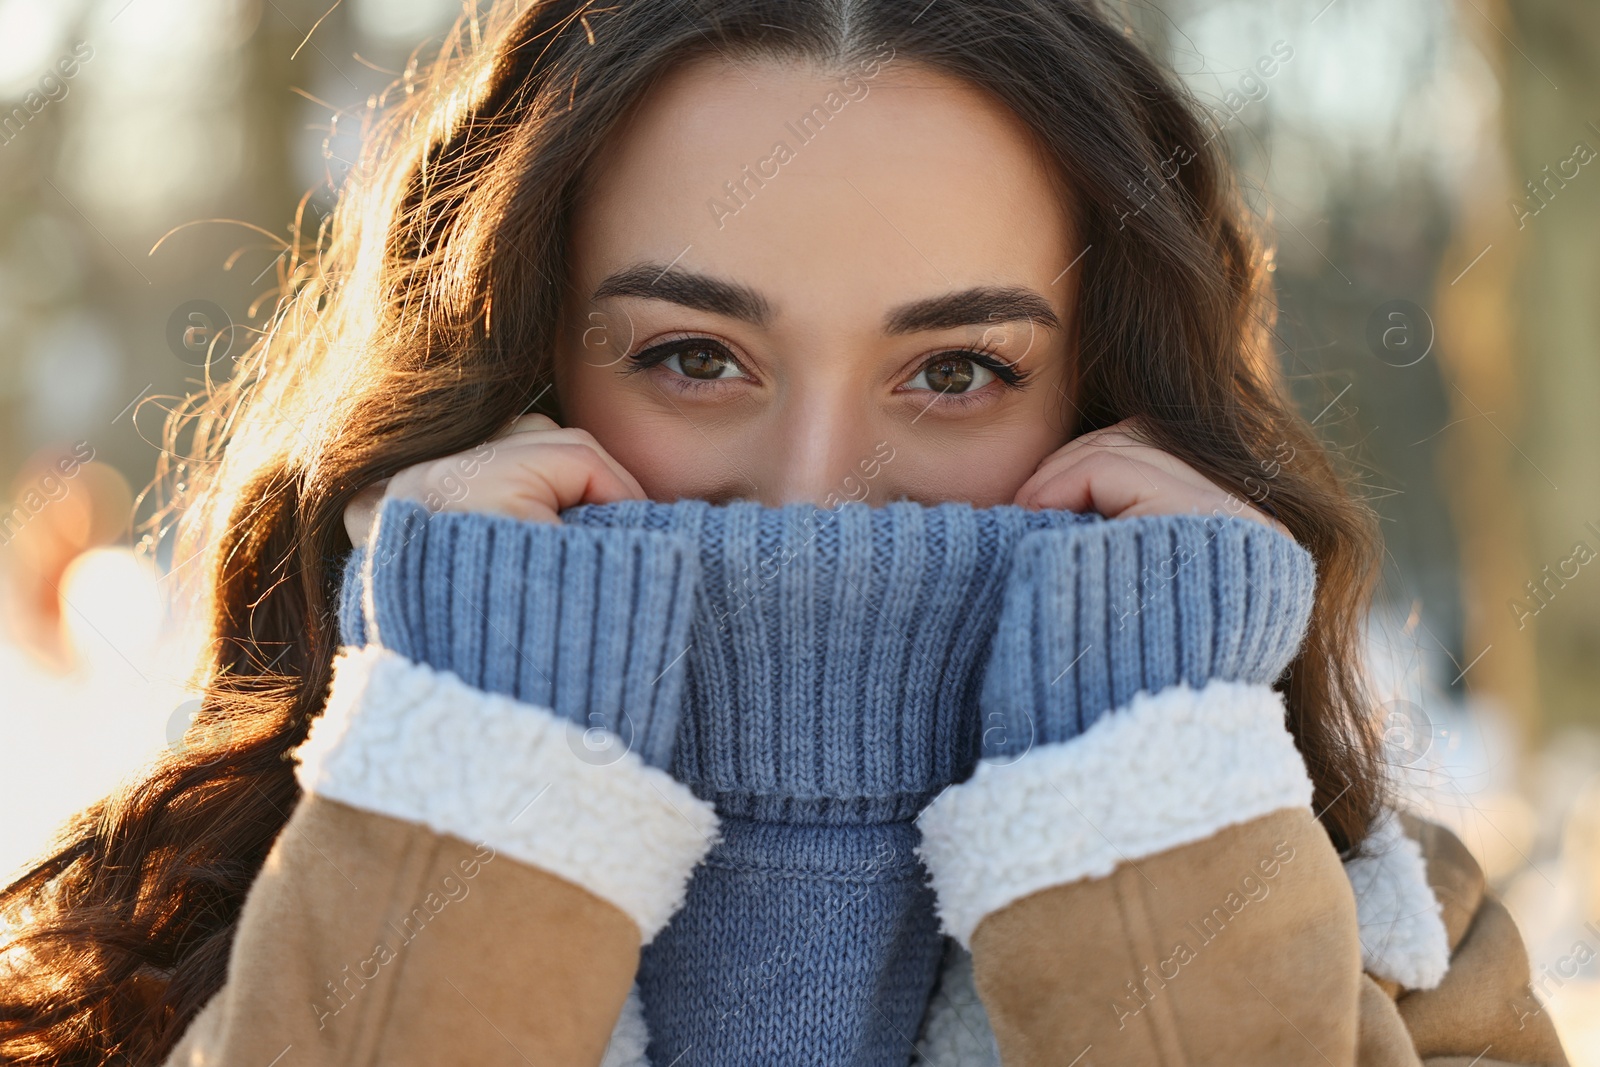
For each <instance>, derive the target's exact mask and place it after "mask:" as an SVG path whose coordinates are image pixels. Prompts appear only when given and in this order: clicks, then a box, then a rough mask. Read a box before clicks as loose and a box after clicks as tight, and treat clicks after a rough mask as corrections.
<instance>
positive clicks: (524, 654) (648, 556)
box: [340, 500, 1313, 1067]
mask: <svg viewBox="0 0 1600 1067" xmlns="http://www.w3.org/2000/svg"><path fill="white" fill-rule="evenodd" d="M562 519H563V524H561V525H556V524H537V523H523V522H517V521H515V520H510V519H505V518H498V517H491V516H486V515H481V514H473V513H444V514H438V515H430V514H428V513H427V512H426V511H425V509H423V508H421V507H420V506H419V505H412V504H409V503H406V502H399V501H392V502H388V503H386V504H385V505H384V507H383V509H382V510H381V513H380V522H379V526H378V528H377V533H376V536H375V540H374V542H373V546H372V549H371V552H372V555H373V566H372V567H371V569H370V571H365V570H364V568H363V566H362V564H363V562H364V561H363V559H362V556H361V553H356V554H353V556H352V557H351V560H350V563H349V565H348V566H347V568H346V572H345V574H346V577H345V587H344V590H343V593H342V600H341V614H340V619H341V627H342V630H343V639H344V641H345V643H346V644H356V645H360V644H364V643H367V642H369V641H373V642H377V643H380V644H383V645H385V646H386V647H389V648H391V649H393V650H394V651H396V652H399V653H401V654H403V655H405V656H408V657H410V658H412V659H414V660H416V661H418V662H424V663H427V664H429V665H430V666H433V667H435V668H438V669H444V670H449V671H452V672H454V673H456V674H458V675H459V676H460V677H461V678H462V679H463V680H465V681H467V682H468V683H469V684H472V685H475V686H478V687H480V688H483V689H487V690H492V691H497V692H502V693H506V694H508V695H511V696H514V697H517V698H518V699H521V700H524V701H527V702H529V703H533V704H536V705H539V706H541V707H545V708H550V709H552V710H554V711H556V712H557V713H558V714H561V715H564V716H567V717H569V718H572V719H574V720H575V721H578V722H580V723H584V724H586V725H590V726H593V727H601V728H603V729H601V730H599V731H595V732H596V733H597V735H599V736H601V737H603V738H604V739H607V743H609V742H610V741H614V742H615V745H616V747H613V748H609V749H608V747H607V743H602V744H600V745H598V746H596V748H595V749H594V751H593V752H592V753H589V754H586V755H585V758H591V759H596V760H604V759H609V758H614V757H613V755H610V754H608V752H614V751H616V750H617V748H618V747H629V748H632V749H633V750H635V751H637V752H639V753H640V755H641V756H643V757H644V759H645V760H646V762H648V763H653V764H655V765H657V766H660V767H663V768H666V769H669V770H670V771H671V773H672V774H673V776H674V777H676V778H678V779H679V780H681V781H683V782H685V783H686V784H688V785H689V786H690V787H691V788H692V790H693V791H694V793H695V794H696V795H697V796H700V797H702V798H704V799H707V800H709V801H711V802H713V803H714V804H715V806H716V809H717V812H718V814H719V816H720V817H721V819H722V838H721V840H720V841H719V842H718V843H717V844H716V846H715V847H714V848H713V849H712V850H711V852H710V853H709V854H708V856H707V857H706V859H705V861H704V863H703V864H702V865H701V866H700V867H699V868H698V869H697V870H696V872H695V874H694V877H693V879H692V880H691V882H690V884H689V889H688V896H687V900H686V902H685V904H684V906H683V908H682V909H681V910H680V911H679V912H678V913H677V914H676V915H675V916H674V917H673V919H672V921H671V923H670V924H669V925H668V926H667V927H666V928H665V929H664V930H663V931H662V932H661V933H660V934H659V935H658V936H657V937H656V938H655V939H654V940H653V941H651V942H650V943H649V944H647V945H645V946H644V949H643V952H642V956H641V963H640V969H639V974H638V983H639V991H640V994H641V996H642V999H643V1003H644V1011H645V1018H646V1020H647V1023H648V1026H649V1032H650V1047H649V1058H650V1062H651V1063H652V1064H655V1065H658V1067H665V1065H668V1064H673V1065H676V1067H690V1065H692V1064H704V1065H715V1067H722V1065H729V1067H732V1065H741V1067H742V1065H745V1064H749V1063H752V1062H783V1063H785V1064H808V1065H809V1064H815V1065H818V1067H821V1065H829V1067H834V1065H841V1064H852V1065H855V1064H859V1065H873V1067H880V1065H883V1067H886V1065H890V1064H893V1065H896V1067H902V1065H904V1064H906V1063H908V1062H909V1061H910V1060H911V1059H913V1058H914V1057H915V1055H916V1053H915V1051H914V1048H913V1046H912V1043H911V1038H912V1037H913V1036H914V1035H915V1034H916V1033H917V1031H918V1025H919V1023H920V1021H921V1020H922V1018H923V1015H924V1013H925V1011H926V1010H927V1007H928V1003H929V997H930V995H931V993H932V992H933V988H934V984H935V981H936V978H937V976H938V973H939V966H940V961H941V957H942V955H943V952H944V950H945V938H944V937H943V936H942V935H941V933H940V929H939V923H938V919H937V915H936V910H935V900H934V897H933V893H932V890H931V888H930V887H929V886H928V884H927V882H926V875H925V872H924V870H923V868H922V865H921V863H920V862H919V860H918V858H917V856H916V855H915V853H914V850H915V848H916V846H917V844H918V832H917V829H916V826H915V824H914V821H913V820H914V819H915V817H916V816H917V814H918V813H919V812H920V811H921V810H922V809H923V808H924V807H925V806H926V805H927V804H928V802H929V801H930V800H932V799H933V798H934V797H935V796H936V795H937V794H938V793H939V792H940V791H941V790H942V789H944V788H945V787H946V786H949V785H951V784H954V783H958V782H961V781H963V780H964V779H966V778H967V777H968V776H970V774H971V773H972V770H973V768H974V766H975V765H976V763H977V761H978V760H979V759H980V758H982V757H987V758H993V759H1014V758H1016V757H1017V755H1018V754H1019V753H1021V752H1024V751H1026V750H1027V748H1029V747H1030V746H1033V745H1037V744H1053V743H1062V742H1066V741H1069V740H1070V739H1071V738H1073V737H1074V736H1076V735H1077V734H1078V733H1080V732H1081V731H1082V730H1084V729H1086V728H1088V727H1089V726H1090V725H1092V723H1093V722H1094V721H1095V720H1096V719H1097V718H1098V717H1099V716H1101V715H1102V714H1104V713H1105V712H1106V711H1108V710H1110V709H1112V708H1114V707H1116V706H1119V705H1121V704H1123V703H1126V701H1127V700H1128V698H1129V697H1131V696H1132V694H1133V693H1134V692H1137V691H1139V690H1149V691H1155V690H1158V689H1160V688H1162V687H1164V686H1167V685H1172V684H1177V683H1179V682H1184V681H1188V682H1190V683H1192V684H1195V685H1200V684H1203V683H1204V682H1206V681H1208V680H1211V679H1214V678H1227V679H1236V680H1247V681H1261V682H1266V683H1270V682H1272V681H1273V680H1274V679H1275V678H1276V677H1277V675H1278V674H1279V673H1281V671H1282V670H1283V667H1284V666H1285V665H1286V664H1287V662H1288V659H1289V658H1290V657H1291V656H1292V655H1293V652H1294V650H1295V647H1296V646H1297V644H1298V641H1299V637H1300V631H1301V629H1302V628H1303V626H1304V615H1305V612H1306V611H1307V610H1308V609H1309V603H1310V596H1311V590H1312V578H1313V574H1312V570H1311V567H1310V564H1309V557H1307V556H1306V554H1305V553H1304V551H1303V550H1301V549H1299V548H1298V546H1296V545H1294V543H1293V542H1292V541H1289V540H1288V539H1287V538H1284V537H1282V536H1281V535H1278V534H1276V533H1273V532H1272V531H1269V530H1266V529H1265V528H1264V527H1261V526H1259V525H1256V524H1253V523H1250V522H1247V521H1244V520H1239V519H1218V518H1209V519H1206V518H1190V517H1182V518H1179V517H1162V518H1152V519H1137V520H1112V521H1106V520H1102V519H1100V518H1098V517H1097V516H1092V515H1077V514H1074V513H1071V512H1064V511H1029V510H1025V509H1022V508H1018V507H1012V506H1001V507H991V508H974V507H972V506H970V505H967V504H961V503H946V504H940V505H935V506H926V505H921V504H914V503H909V502H898V503H893V504H889V505H886V506H881V507H869V506H867V505H866V504H854V503H853V504H845V505H842V506H840V507H839V508H836V509H834V510H831V511H829V510H824V509H820V508H816V507H813V506H811V505H806V504H791V505H788V506H785V507H781V508H774V507H764V506H761V505H758V504H755V503H753V502H743V501H741V502H735V503H732V504H727V505H711V504H708V503H706V502H704V501H696V500H682V501H677V502H674V503H660V502H651V501H629V502H625V503H618V504H608V505H585V506H581V507H577V508H572V509H568V510H567V511H565V512H563V514H562ZM1019 546H1021V549H1020V551H1019ZM1014 557H1015V565H1014ZM364 573H366V574H370V579H371V583H372V585H371V587H370V588H368V589H363V584H362V583H363V574H364Z"/></svg>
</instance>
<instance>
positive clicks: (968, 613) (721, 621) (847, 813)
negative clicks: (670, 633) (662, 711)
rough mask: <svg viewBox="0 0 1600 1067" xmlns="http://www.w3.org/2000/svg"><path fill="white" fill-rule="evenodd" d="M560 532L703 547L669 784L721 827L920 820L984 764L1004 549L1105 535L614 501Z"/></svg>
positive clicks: (1043, 523)
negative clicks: (621, 533) (980, 759)
mask: <svg viewBox="0 0 1600 1067" xmlns="http://www.w3.org/2000/svg"><path fill="white" fill-rule="evenodd" d="M561 518H562V520H563V521H564V522H567V523H569V524H573V525H581V526H589V527H601V528H637V529H645V530H657V531H661V532H663V533H669V534H673V535H677V536H681V537H686V538H688V539H689V540H690V541H692V542H693V543H694V544H695V545H696V546H697V554H698V557H699V560H700V563H701V582H700V585H699V591H698V594H697V600H696V604H695V608H694V616H693V622H692V625H691V639H690V645H689V649H688V651H687V653H686V657H687V661H688V662H687V665H688V684H687V691H686V695H685V698H684V714H683V720H682V722H681V723H680V726H679V730H678V748H677V755H676V759H675V762H674V765H673V773H674V774H675V775H676V776H677V777H678V778H680V779H681V780H683V781H685V782H686V783H688V784H689V785H690V786H691V787H692V788H693V789H694V790H695V792H696V794H697V795H700V796H702V797H705V798H707V799H711V800H713V801H714V802H715V803H716V804H717V806H718V809H719V810H720V811H722V812H723V813H725V814H729V815H737V816H742V817H746V818H755V819H763V820H770V821H778V822H792V823H813V824H849V823H867V822H883V821H892V820H899V819H908V818H911V817H913V816H914V815H915V814H916V813H917V812H918V811H919V810H920V809H921V808H922V807H923V806H924V805H925V804H926V803H927V802H928V801H929V800H930V799H932V797H933V796H934V795H935V794H937V793H938V792H939V790H940V789H942V788H943V787H944V786H946V785H948V784H950V783H951V782H954V781H959V780H961V779H962V778H964V777H965V776H966V774H967V772H968V771H969V770H970V768H971V766H972V764H973V762H974V761H975V760H976V758H977V754H978V743H979V737H980V730H979V723H978V711H977V694H978V691H979V686H980V683H981V681H982V671H983V667H984V664H985V662H986V660H987V651H988V647H989V643H990V638H991V636H992V634H993V632H994V626H995V622H996V618H997V615H998V613H999V610H1000V592H1001V587H1002V586H1001V583H1002V582H1003V580H1004V578H1005V574H1006V571H1007V568H1008V567H1009V564H1010V559H1011V553H1012V549H1013V548H1014V546H1015V544H1016V542H1017V541H1018V539H1019V538H1020V537H1021V536H1022V535H1023V534H1025V533H1027V532H1029V531H1032V530H1038V529H1044V528H1047V527H1061V526H1069V525H1073V524H1076V523H1082V522H1094V521H1099V519H1098V517H1097V516H1092V515H1091V516H1085V515H1077V514H1073V513H1071V512H1064V511H1030V510H1028V509H1025V508H1021V507H1016V506H1011V505H1004V506H996V507H986V508H979V507H973V506H972V505H970V504H964V503H954V502H951V503H943V504H937V505H924V504H917V503H912V502H895V503H892V504H887V505H883V506H877V507H873V506H869V505H867V504H865V503H859V502H852V503H846V504H843V505H840V506H839V507H837V508H834V509H832V510H829V509H823V508H819V507H816V506H814V505H810V504H802V503H795V504H788V505H784V506H782V507H768V506H764V505H761V504H757V503H755V502H751V501H736V502H733V503H729V504H717V505H714V504H710V503H708V502H706V501H701V500H680V501H675V502H671V503H663V502H658V501H637V500H636V501H624V502H620V503H614V504H589V505H582V506H580V507H576V508H570V509H568V510H567V511H565V512H563V513H562V516H561Z"/></svg>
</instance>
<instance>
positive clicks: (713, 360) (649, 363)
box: [629, 337, 747, 382]
mask: <svg viewBox="0 0 1600 1067" xmlns="http://www.w3.org/2000/svg"><path fill="white" fill-rule="evenodd" d="M629 358H630V359H631V360H632V361H633V363H634V368H633V369H635V370H643V369H645V368H646V367H653V366H655V365H656V364H658V363H659V364H661V365H663V366H665V367H667V368H668V369H669V370H671V371H673V372H674V373H676V374H678V375H679V376H681V377H684V378H689V379H691V380H694V381H702V382H709V381H716V380H717V379H719V378H744V377H747V375H745V373H744V371H743V370H742V369H741V368H740V367H739V362H738V360H736V359H734V358H733V355H732V354H731V353H730V352H728V350H727V349H726V348H724V347H723V346H722V345H720V344H718V343H717V342H715V341H711V340H707V339H706V338H703V337H696V338H689V339H686V340H682V341H671V342H669V343H667V344H664V345H657V346H655V347H654V348H648V349H645V350H644V351H643V352H640V353H638V354H637V355H635V356H630V357H629ZM725 372H731V373H725Z"/></svg>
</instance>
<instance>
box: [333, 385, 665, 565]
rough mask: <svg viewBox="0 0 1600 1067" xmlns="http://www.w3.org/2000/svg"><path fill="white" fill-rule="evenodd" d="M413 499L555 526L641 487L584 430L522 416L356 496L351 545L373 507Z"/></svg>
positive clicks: (359, 539)
mask: <svg viewBox="0 0 1600 1067" xmlns="http://www.w3.org/2000/svg"><path fill="white" fill-rule="evenodd" d="M390 497H400V498H404V499H408V500H418V501H421V502H422V503H423V504H425V505H426V506H427V507H428V509H429V510H431V511H480V512H487V513H489V514H492V515H507V516H510V517H512V518H516V519H527V520H530V521H533V522H555V523H559V522H560V521H561V519H560V518H559V517H558V516H557V512H559V511H561V509H563V508H569V507H575V506H576V505H578V504H607V503H611V502H612V501H617V500H643V499H644V498H645V494H644V489H642V488H641V487H640V485H639V483H638V481H637V480H636V479H635V478H634V477H633V475H631V474H629V473H628V471H627V470H626V469H625V468H624V467H623V466H622V464H620V463H618V462H617V461H616V460H615V459H613V458H612V457H611V456H610V455H609V454H608V453H607V452H606V451H605V449H603V448H601V447H600V443H599V442H598V441H596V440H595V439H594V436H593V435H592V434H590V433H589V431H587V430H579V429H563V428H562V427H560V426H558V425H556V422H555V420H554V419H551V418H550V417H548V416H546V415H523V416H522V417H521V418H519V419H517V420H516V421H515V422H513V423H512V424H511V425H510V426H508V427H506V429H505V430H503V431H501V432H500V433H499V434H497V435H496V436H494V437H493V438H491V439H490V440H489V441H487V442H485V443H484V444H482V445H479V446H478V447H477V448H475V449H472V450H471V451H468V452H457V453H456V454H454V455H451V456H444V457H442V458H439V459H430V460H424V461H423V462H421V463H417V464H414V465H412V466H410V467H407V468H405V469H404V470H402V471H400V472H399V473H398V474H396V475H395V476H394V477H392V478H387V479H385V480H383V481H381V482H378V483H376V484H374V485H371V486H368V487H367V488H366V489H364V490H362V491H361V492H360V493H358V494H357V495H356V497H355V499H354V500H352V501H351V502H350V504H349V505H348V506H347V507H346V508H345V512H344V523H345V529H346V530H347V531H348V532H349V534H350V543H351V544H352V545H354V546H355V547H357V548H359V547H361V546H362V545H364V544H366V541H367V533H368V531H369V530H370V529H371V526H372V519H373V517H374V516H375V515H376V514H377V512H378V506H379V504H380V503H381V502H382V501H383V500H385V499H387V498H390Z"/></svg>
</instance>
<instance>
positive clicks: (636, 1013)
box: [600, 982, 650, 1067]
mask: <svg viewBox="0 0 1600 1067" xmlns="http://www.w3.org/2000/svg"><path fill="white" fill-rule="evenodd" d="M649 1047H650V1028H649V1027H648V1026H647V1025H646V1024H645V1021H644V1000H643V999H642V998H641V997H640V996H639V983H638V982H634V983H633V988H632V989H630V990H628V999H627V1000H625V1001H623V1003H622V1014H621V1015H619V1016H617V1025H616V1026H614V1027H612V1030H611V1042H610V1043H609V1044H608V1045H606V1053H605V1055H604V1056H602V1057H600V1067H650V1058H649V1056H647V1055H646V1054H645V1053H646V1051H647V1050H648V1049H649Z"/></svg>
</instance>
